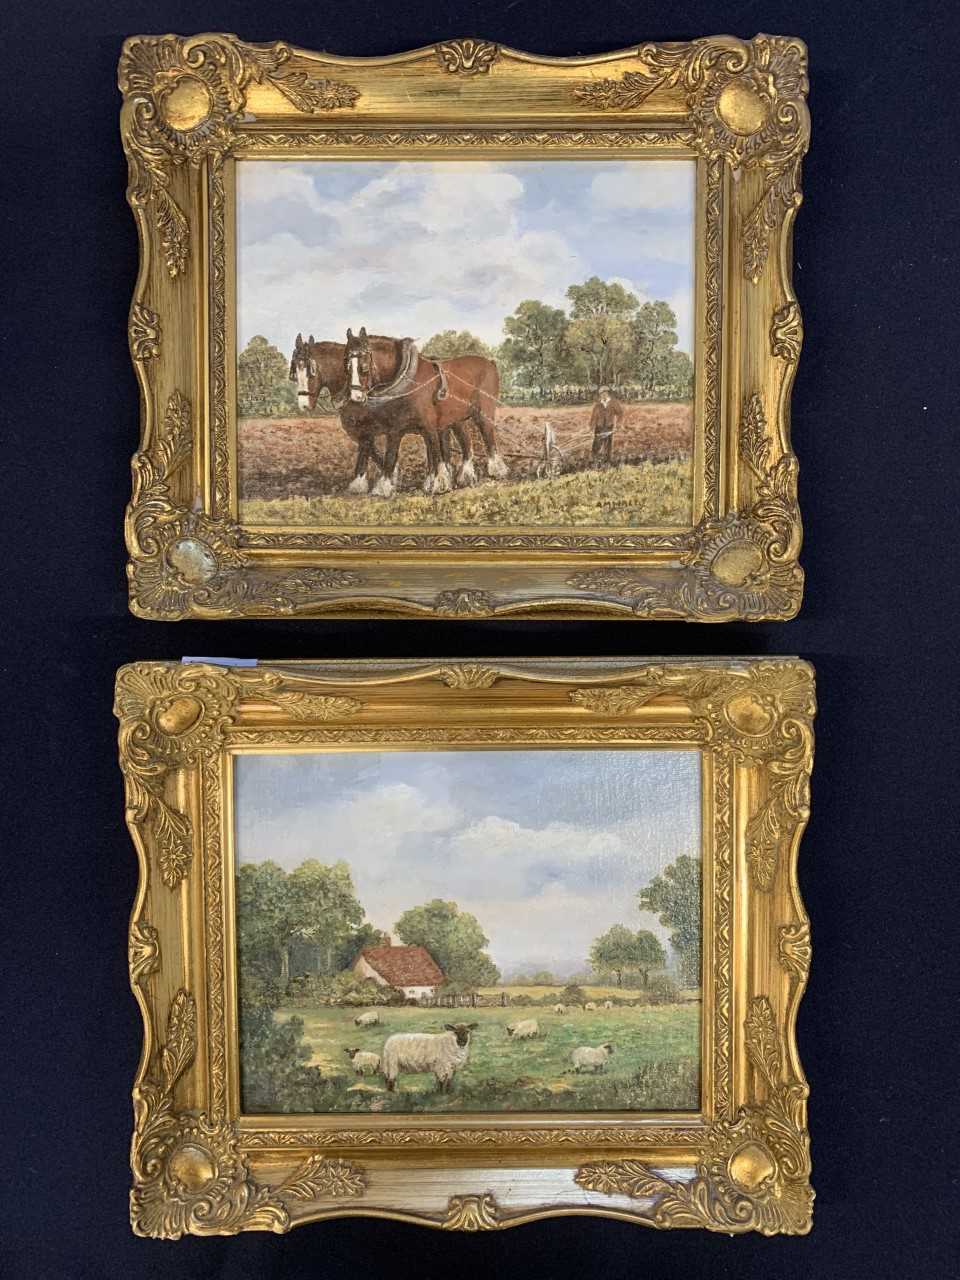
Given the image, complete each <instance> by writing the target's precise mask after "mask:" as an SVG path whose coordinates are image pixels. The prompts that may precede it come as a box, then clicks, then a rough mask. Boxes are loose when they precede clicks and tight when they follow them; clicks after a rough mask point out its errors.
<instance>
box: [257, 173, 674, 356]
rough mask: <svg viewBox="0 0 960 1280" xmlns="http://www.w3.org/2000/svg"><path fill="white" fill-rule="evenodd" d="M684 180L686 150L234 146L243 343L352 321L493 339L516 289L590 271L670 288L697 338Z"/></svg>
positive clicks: (550, 298) (338, 331)
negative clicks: (360, 152)
mask: <svg viewBox="0 0 960 1280" xmlns="http://www.w3.org/2000/svg"><path fill="white" fill-rule="evenodd" d="M694 186H695V166H694V162H693V161H692V160H626V161H595V160H594V161H589V160H580V161H565V160H564V161H561V160H554V161H529V160H528V161H516V162H511V163H503V164H500V163H495V162H488V161H460V162H454V161H410V160H405V161H400V162H384V161H354V162H346V161H296V162H293V161H274V160H242V161H240V162H239V163H238V165H237V209H238V213H237V223H238V226H237V233H238V234H237V239H238V270H237V294H238V299H237V301H238V321H237V323H238V330H239V331H238V340H239V343H240V346H241V348H242V347H244V346H246V344H247V342H249V340H250V338H252V337H253V336H254V335H255V334H263V335H264V337H266V338H268V339H269V340H270V341H271V342H272V343H274V344H275V345H276V346H278V347H279V348H280V349H281V350H282V351H284V352H288V351H289V350H291V349H292V346H293V340H294V338H295V337H296V334H297V332H298V330H302V331H303V332H304V334H306V333H308V332H312V333H313V334H314V335H315V336H316V337H317V338H326V339H330V340H335V341H342V340H343V335H344V334H345V333H346V330H347V327H348V326H351V327H352V328H353V329H354V331H356V330H357V329H358V328H359V327H360V326H361V325H366V327H367V329H368V331H369V332H371V333H385V334H389V335H390V336H392V337H412V338H416V339H419V340H420V341H423V340H425V339H427V338H429V337H430V336H431V335H432V334H434V333H436V332H438V331H440V330H442V329H454V328H455V329H470V330H471V331H472V332H473V333H475V334H477V335H478V336H479V337H480V338H482V339H483V340H484V341H486V342H489V343H494V344H495V343H499V342H500V341H501V340H502V338H503V319H504V317H505V316H507V315H509V314H510V313H511V312H512V311H513V310H514V309H515V308H516V306H517V305H518V303H520V302H522V301H523V300H524V299H526V298H537V299H540V300H541V301H543V302H547V303H550V304H551V305H552V306H557V307H566V305H567V300H566V298H565V293H566V289H567V286H568V285H570V284H580V283H582V282H583V281H584V280H586V279H588V278H589V277H590V276H593V275H597V276H600V277H601V279H604V280H619V281H621V282H622V283H623V284H624V285H626V286H627V287H628V288H630V289H631V290H632V291H633V292H634V293H636V294H637V296H638V297H639V298H640V300H641V301H645V300H647V299H659V298H662V299H665V300H667V301H668V302H669V303H670V305H671V306H672V307H673V309H674V311H675V312H676V314H677V318H678V324H679V339H680V347H681V348H682V349H684V350H686V351H689V352H692V349H693V348H692V341H693V338H692V322H693V320H692V317H693V282H694Z"/></svg>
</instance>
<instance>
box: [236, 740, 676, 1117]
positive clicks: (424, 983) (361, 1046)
mask: <svg viewBox="0 0 960 1280" xmlns="http://www.w3.org/2000/svg"><path fill="white" fill-rule="evenodd" d="M234 786H235V814H236V818H235V822H236V828H235V836H236V850H237V859H236V936H237V950H238V992H239V1034H240V1083H241V1103H242V1109H243V1111H244V1112H245V1113H246V1114H270V1113H278V1112H290V1113H328V1112H345V1113H378V1112H471V1111H473V1112H476V1111H485V1112H501V1111H502V1112H509V1111H651V1110H653V1111H692V1110H696V1109H697V1108H698V1107H699V1104H700V1043H701V988H700V984H701V976H700V975H701V932H702V929H701V792H700V786H701V784H700V756H699V753H698V752H696V751H686V750H665V749H664V750H659V749H651V750H644V751H629V752H627V751H616V750H607V749H602V750H590V751H585V750H580V751H578V750H552V749H551V750H541V751H524V750H503V751H500V750H497V751H477V750H463V751H423V752H403V751H399V752H387V753H375V752H369V753H368V752H362V753H359V752H352V753H338V752H295V753H290V754H251V755H247V754H244V755H241V756H239V757H237V759H236V765H235V784H234Z"/></svg>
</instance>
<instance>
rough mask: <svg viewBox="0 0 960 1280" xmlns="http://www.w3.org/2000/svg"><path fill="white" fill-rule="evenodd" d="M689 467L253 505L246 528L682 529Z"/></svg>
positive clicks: (649, 466) (656, 465)
mask: <svg viewBox="0 0 960 1280" xmlns="http://www.w3.org/2000/svg"><path fill="white" fill-rule="evenodd" d="M690 486H691V475H690V466H689V463H687V462H678V461H676V460H674V461H671V462H641V463H637V464H634V465H628V466H622V467H617V468H615V469H613V470H611V471H580V472H574V473H572V474H570V475H561V476H556V477H554V478H548V479H543V480H521V481H519V482H517V483H510V482H509V481H502V482H495V481H489V480H488V481H485V482H484V483H483V484H479V485H476V486H475V487H473V488H470V489H455V490H454V491H453V492H451V493H445V494H441V495H440V496H439V497H429V496H428V495H427V494H423V493H401V494H398V495H397V496H396V497H393V498H373V497H369V496H365V497H357V496H355V495H343V496H339V495H338V496H334V497H322V498H268V499H248V500H247V501H246V502H244V503H243V507H242V511H241V515H242V518H243V521H244V523H245V524H252V525H261V524H265V525H269V524H287V525H315V526H324V525H340V524H345V525H350V524H356V525H390V524H397V525H431V524H439V525H484V524H492V525H526V524H532V525H549V524H560V525H565V524H571V525H593V524H598V525H627V526H631V527H634V528H636V527H641V526H660V525H665V526H668V527H676V526H678V525H684V524H688V523H689V522H690V511H691V488H690Z"/></svg>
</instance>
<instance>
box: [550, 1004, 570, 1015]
mask: <svg viewBox="0 0 960 1280" xmlns="http://www.w3.org/2000/svg"><path fill="white" fill-rule="evenodd" d="M553 1012H554V1013H566V1012H567V1006H566V1005H565V1004H555V1005H554V1006H553Z"/></svg>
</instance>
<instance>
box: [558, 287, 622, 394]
mask: <svg viewBox="0 0 960 1280" xmlns="http://www.w3.org/2000/svg"><path fill="white" fill-rule="evenodd" d="M567 297H568V298H569V299H570V324H569V326H568V328H567V344H568V346H569V347H570V349H571V350H572V351H574V352H576V353H577V355H578V357H579V361H580V364H581V366H582V369H583V372H584V374H585V376H586V377H587V379H588V380H589V381H590V382H592V383H593V385H594V386H595V387H598V388H599V387H601V386H603V385H604V383H611V384H615V383H617V382H620V381H621V380H622V376H623V374H624V372H625V371H626V369H627V368H628V367H629V364H630V358H631V344H632V335H631V320H632V317H633V315H634V313H635V312H636V310H637V308H638V307H639V306H640V301H639V299H638V298H637V296H636V294H633V293H630V291H629V290H628V289H625V288H624V287H623V285H622V284H618V283H616V282H615V281H614V282H612V283H607V282H606V281H604V280H601V279H600V277H599V276H591V277H590V279H589V280H585V281H584V283H583V284H572V285H571V286H570V287H569V289H568V290H567Z"/></svg>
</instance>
